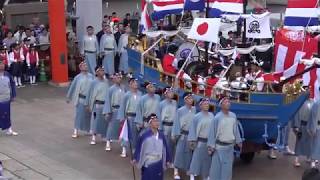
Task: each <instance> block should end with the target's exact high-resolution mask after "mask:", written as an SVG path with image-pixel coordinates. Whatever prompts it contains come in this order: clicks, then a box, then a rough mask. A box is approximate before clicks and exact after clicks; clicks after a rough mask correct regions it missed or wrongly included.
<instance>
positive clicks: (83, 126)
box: [67, 73, 94, 132]
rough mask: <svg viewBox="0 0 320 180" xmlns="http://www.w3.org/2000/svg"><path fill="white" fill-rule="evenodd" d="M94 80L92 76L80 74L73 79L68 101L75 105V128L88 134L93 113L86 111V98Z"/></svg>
mask: <svg viewBox="0 0 320 180" xmlns="http://www.w3.org/2000/svg"><path fill="white" fill-rule="evenodd" d="M93 80H94V76H93V75H92V74H89V73H80V74H78V75H77V76H76V77H75V78H74V79H73V81H72V83H71V85H70V87H69V90H68V93H67V99H68V100H71V101H73V103H74V105H75V110H76V114H75V122H74V127H75V129H77V130H82V131H87V132H89V130H90V118H91V113H90V112H88V111H87V109H86V97H87V96H88V94H89V88H90V85H91V83H92V81H93Z"/></svg>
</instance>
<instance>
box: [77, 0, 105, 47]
mask: <svg viewBox="0 0 320 180" xmlns="http://www.w3.org/2000/svg"><path fill="white" fill-rule="evenodd" d="M76 16H77V17H79V19H78V20H77V38H78V40H79V42H82V39H83V35H84V34H85V33H86V27H87V26H89V25H90V26H93V27H94V29H95V32H96V33H97V32H98V31H100V30H101V29H102V26H101V25H102V17H103V16H102V0H77V4H76Z"/></svg>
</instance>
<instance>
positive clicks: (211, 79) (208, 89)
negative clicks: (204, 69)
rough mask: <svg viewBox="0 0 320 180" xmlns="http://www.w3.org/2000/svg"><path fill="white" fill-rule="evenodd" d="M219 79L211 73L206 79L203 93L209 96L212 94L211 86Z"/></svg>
mask: <svg viewBox="0 0 320 180" xmlns="http://www.w3.org/2000/svg"><path fill="white" fill-rule="evenodd" d="M218 81H219V78H218V77H217V76H216V75H215V74H211V75H210V76H209V77H208V78H207V80H206V84H207V85H208V86H207V87H206V90H205V95H206V96H207V97H211V95H212V89H213V87H214V86H215V85H216V83H217V82H218Z"/></svg>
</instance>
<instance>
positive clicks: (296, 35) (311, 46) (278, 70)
mask: <svg viewBox="0 0 320 180" xmlns="http://www.w3.org/2000/svg"><path fill="white" fill-rule="evenodd" d="M304 36H305V34H304V32H303V31H290V30H286V29H280V30H278V31H277V33H276V37H275V53H274V55H275V58H274V59H275V74H277V75H278V76H283V77H285V78H289V77H291V76H293V75H295V74H297V73H299V72H302V71H303V70H304V69H305V68H307V66H306V65H304V64H302V63H300V60H301V59H302V58H303V59H309V58H311V56H312V55H313V54H314V53H316V52H317V50H318V41H317V39H316V38H313V37H311V36H310V35H308V34H307V35H306V37H304ZM302 78H303V84H304V85H305V86H310V92H311V97H314V98H319V91H318V88H319V81H320V69H318V70H317V69H313V70H311V71H310V72H307V73H305V74H304V75H303V76H302Z"/></svg>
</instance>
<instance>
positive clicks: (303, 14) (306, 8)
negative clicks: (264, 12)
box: [284, 0, 319, 27]
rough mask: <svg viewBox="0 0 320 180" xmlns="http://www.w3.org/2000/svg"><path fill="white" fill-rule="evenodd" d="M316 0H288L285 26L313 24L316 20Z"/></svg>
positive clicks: (317, 22) (315, 23)
mask: <svg viewBox="0 0 320 180" xmlns="http://www.w3.org/2000/svg"><path fill="white" fill-rule="evenodd" d="M317 8H318V0H288V7H287V9H286V13H285V18H284V25H285V26H303V27H306V26H315V25H318V24H319V20H318V12H317Z"/></svg>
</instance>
